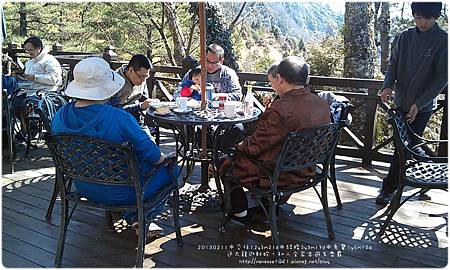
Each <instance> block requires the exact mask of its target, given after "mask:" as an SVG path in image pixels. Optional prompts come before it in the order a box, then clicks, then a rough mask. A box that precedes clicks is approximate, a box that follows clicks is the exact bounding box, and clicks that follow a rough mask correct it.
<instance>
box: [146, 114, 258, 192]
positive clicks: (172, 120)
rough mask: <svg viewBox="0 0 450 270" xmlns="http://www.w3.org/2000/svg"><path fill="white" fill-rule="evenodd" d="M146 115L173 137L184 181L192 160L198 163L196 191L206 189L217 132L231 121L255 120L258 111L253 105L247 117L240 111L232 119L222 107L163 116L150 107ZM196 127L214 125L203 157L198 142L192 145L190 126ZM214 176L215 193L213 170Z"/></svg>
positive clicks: (192, 138)
mask: <svg viewBox="0 0 450 270" xmlns="http://www.w3.org/2000/svg"><path fill="white" fill-rule="evenodd" d="M146 114H147V116H148V117H150V118H151V119H152V120H153V121H154V122H155V124H156V125H159V126H162V127H164V128H169V129H172V130H173V132H174V135H175V139H176V148H177V149H176V151H177V155H178V154H180V155H181V156H182V161H181V162H182V163H181V164H182V165H181V167H184V164H185V162H186V167H187V168H186V169H187V170H186V171H187V173H186V176H185V179H184V181H187V179H188V178H189V176H190V174H191V173H192V170H193V167H194V164H195V162H202V171H201V180H202V181H201V186H200V188H199V190H201V191H206V190H207V189H208V188H209V185H208V181H209V179H208V164H209V163H211V161H217V160H216V159H217V152H218V150H217V145H216V144H215V141H216V138H217V135H218V134H220V132H221V131H223V130H226V129H227V128H230V127H233V125H235V124H240V123H241V124H243V123H250V122H253V121H255V120H257V119H258V116H259V115H260V114H261V111H260V110H259V109H258V108H254V109H253V114H252V115H251V116H245V115H244V114H243V112H242V111H238V112H237V113H236V115H235V116H234V117H233V118H226V117H225V115H224V112H223V109H219V108H207V109H205V110H200V109H193V110H192V111H189V112H187V113H176V112H174V111H173V110H171V112H170V113H169V114H166V115H160V114H157V113H155V110H154V109H153V108H149V109H148V110H147V113H146ZM196 126H202V127H203V128H207V127H210V126H217V128H216V129H215V131H214V134H213V137H212V138H213V140H212V142H213V147H212V148H208V149H207V155H206V157H204V156H201V149H200V147H199V145H196V138H195V135H196V132H194V127H196ZM179 142H181V148H182V149H183V151H181V148H179ZM214 163H215V162H213V164H214ZM215 178H216V184H217V186H218V189H219V193H221V190H220V181H218V174H217V173H215Z"/></svg>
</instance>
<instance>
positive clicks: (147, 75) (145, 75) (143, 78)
mask: <svg viewBox="0 0 450 270" xmlns="http://www.w3.org/2000/svg"><path fill="white" fill-rule="evenodd" d="M133 71H134V73H135V74H136V76H137V77H138V78H139V79H141V80H145V79H147V78H148V77H149V76H150V74H148V73H146V74H144V75H141V74H139V73H137V71H136V70H134V69H133Z"/></svg>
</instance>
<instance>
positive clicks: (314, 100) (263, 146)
mask: <svg viewBox="0 0 450 270" xmlns="http://www.w3.org/2000/svg"><path fill="white" fill-rule="evenodd" d="M328 123H330V107H329V106H328V104H327V103H326V102H325V101H324V100H323V99H321V98H320V97H318V96H317V95H314V94H312V93H310V91H309V89H307V88H306V89H305V88H304V89H300V90H297V89H296V90H291V91H289V92H287V93H285V94H284V95H283V96H282V97H281V98H280V99H278V100H275V101H274V102H273V103H272V105H271V106H270V107H269V108H268V109H267V110H266V111H265V112H264V113H263V114H262V116H261V118H260V119H259V120H258V123H257V126H256V129H255V132H254V133H253V134H252V135H251V136H249V137H247V138H246V139H245V140H244V141H243V142H242V143H240V144H239V145H238V147H237V149H238V150H240V151H243V152H245V153H247V154H249V155H251V156H253V157H254V158H256V159H258V160H259V161H262V162H264V164H266V168H268V169H269V171H271V172H273V170H274V167H275V163H276V160H277V157H278V154H279V153H280V151H281V147H282V145H283V142H284V140H285V138H286V136H287V134H288V133H289V132H291V131H300V130H303V129H307V128H312V127H316V126H319V125H322V124H328ZM232 173H233V175H234V176H235V177H238V178H239V179H240V181H241V183H242V184H243V185H244V186H255V185H259V186H261V187H270V180H269V178H268V177H267V176H266V175H265V174H264V172H263V171H262V170H260V169H258V167H256V166H255V165H254V164H253V163H252V162H251V161H250V160H248V159H247V158H245V157H243V156H239V155H238V156H237V158H236V163H235V165H234V167H233V169H232ZM314 174H315V172H314V171H313V169H312V168H308V169H304V170H302V171H301V172H294V173H283V174H281V175H280V178H279V179H278V186H279V187H286V186H300V185H302V184H304V183H305V182H306V181H307V180H308V179H309V178H310V177H311V176H314Z"/></svg>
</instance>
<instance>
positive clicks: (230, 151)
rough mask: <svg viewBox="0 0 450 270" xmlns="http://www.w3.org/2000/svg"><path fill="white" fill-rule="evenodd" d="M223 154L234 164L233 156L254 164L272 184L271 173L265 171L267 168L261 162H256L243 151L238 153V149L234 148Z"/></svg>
mask: <svg viewBox="0 0 450 270" xmlns="http://www.w3.org/2000/svg"><path fill="white" fill-rule="evenodd" d="M224 152H225V153H226V154H227V156H228V157H229V158H230V159H231V160H233V162H234V160H235V156H236V155H237V154H239V155H240V156H243V157H245V158H246V159H248V160H250V161H251V162H252V163H253V164H255V165H256V166H257V167H258V168H260V169H262V170H263V171H264V173H265V174H266V175H267V176H268V177H269V179H270V181H271V182H272V173H271V172H270V171H269V170H268V169H267V166H265V164H264V162H263V161H260V160H257V159H255V157H253V156H251V155H249V154H248V153H246V152H243V151H240V150H238V149H236V148H234V147H232V148H228V149H226V150H225V151H224Z"/></svg>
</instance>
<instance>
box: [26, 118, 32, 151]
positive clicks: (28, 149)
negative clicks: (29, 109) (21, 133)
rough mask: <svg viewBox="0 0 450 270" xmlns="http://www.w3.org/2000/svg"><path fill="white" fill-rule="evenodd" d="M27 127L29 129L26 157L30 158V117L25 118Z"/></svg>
mask: <svg viewBox="0 0 450 270" xmlns="http://www.w3.org/2000/svg"><path fill="white" fill-rule="evenodd" d="M25 126H26V129H27V138H26V144H27V148H26V149H25V157H28V156H29V155H30V148H31V121H30V118H29V117H28V116H26V117H25Z"/></svg>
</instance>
